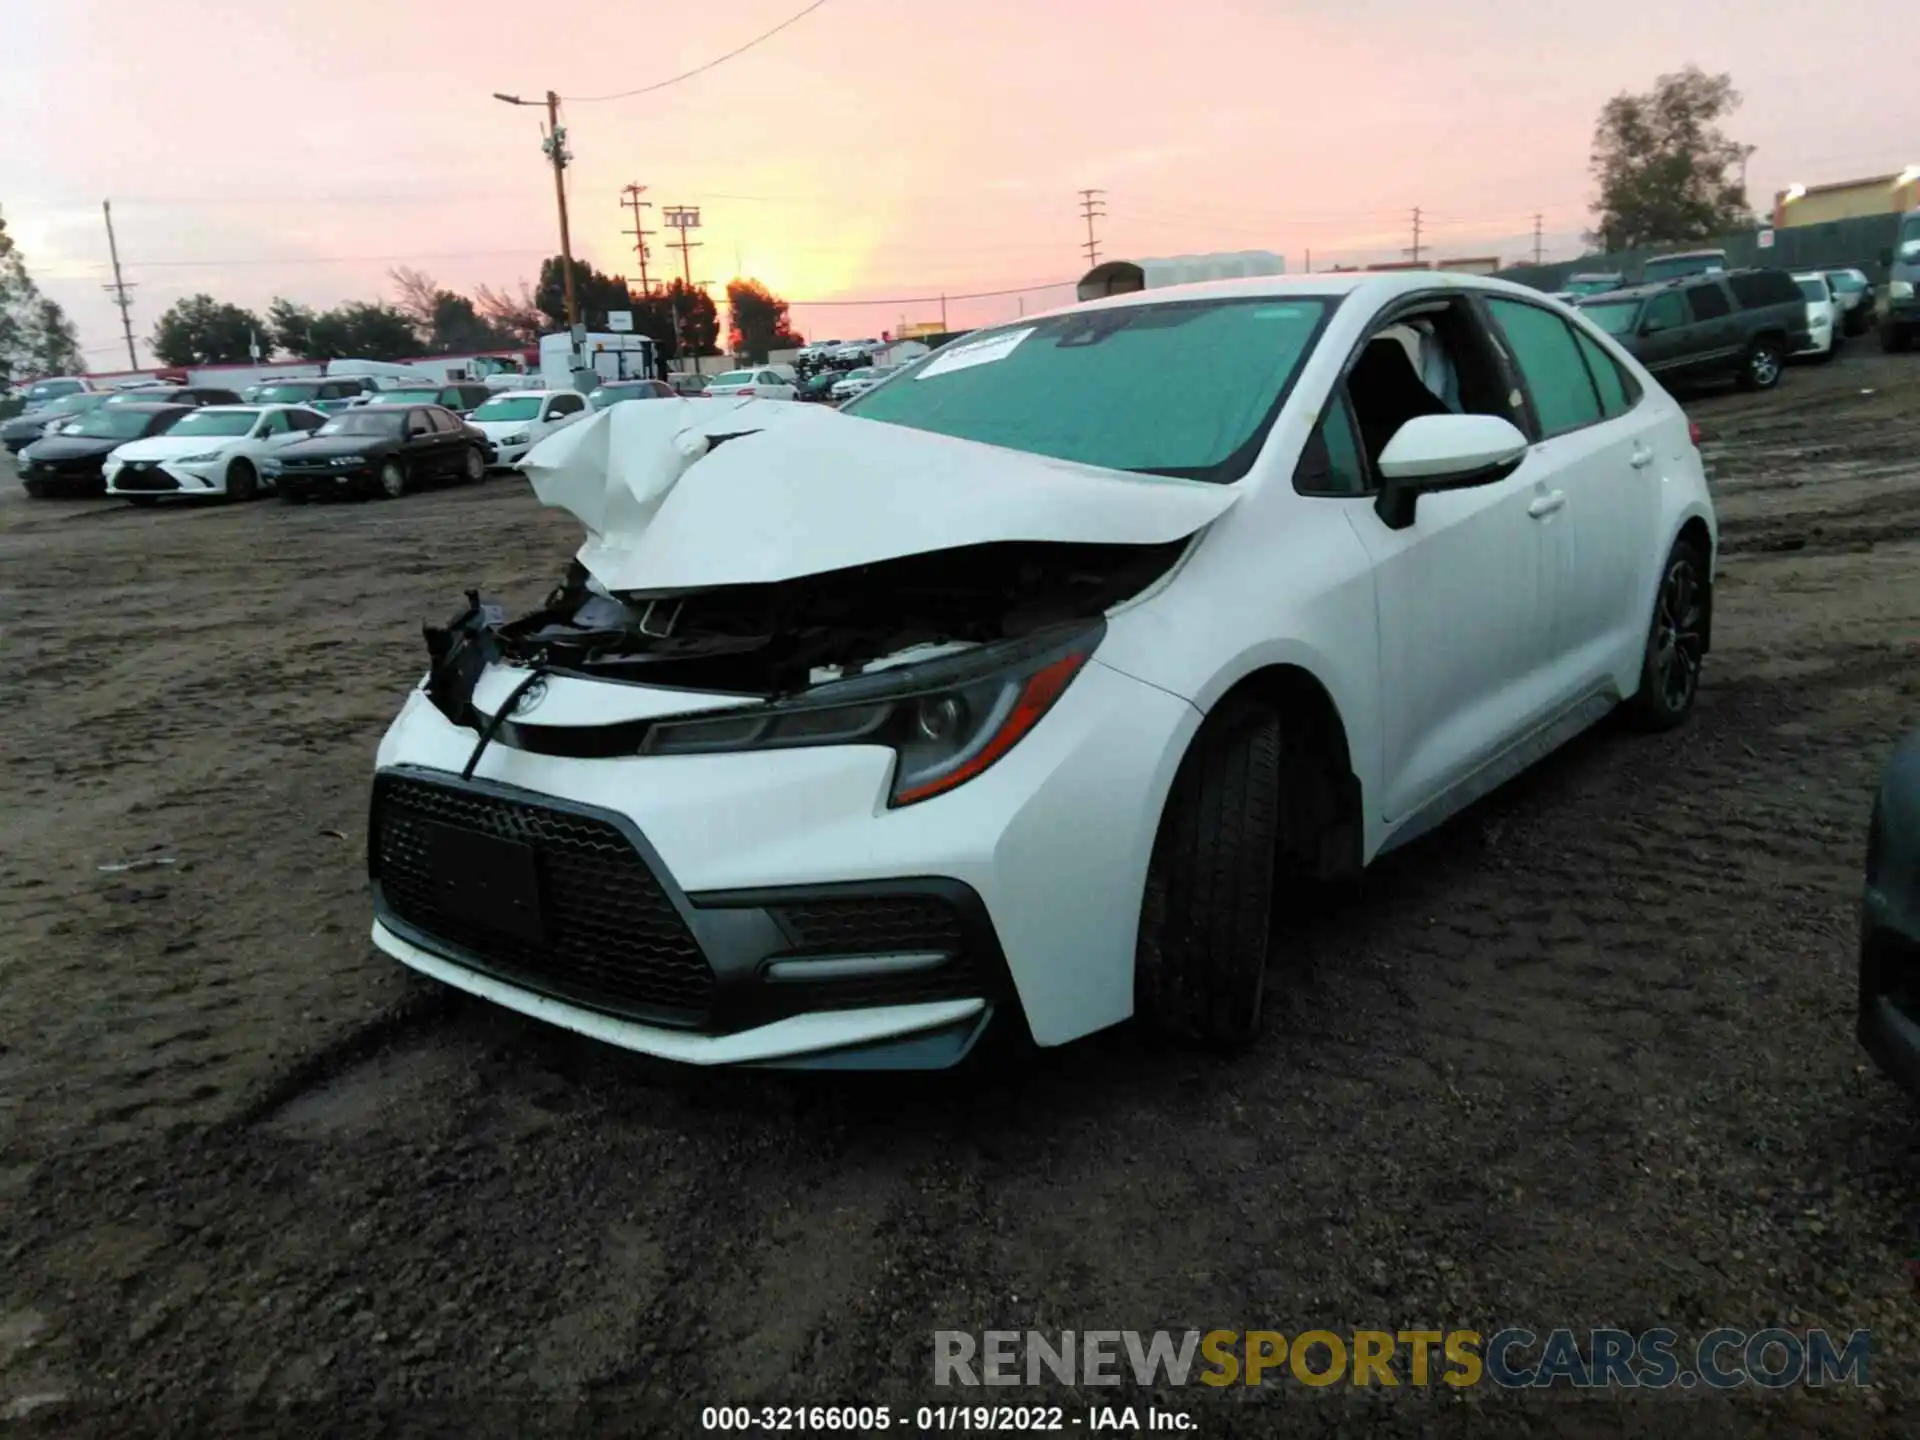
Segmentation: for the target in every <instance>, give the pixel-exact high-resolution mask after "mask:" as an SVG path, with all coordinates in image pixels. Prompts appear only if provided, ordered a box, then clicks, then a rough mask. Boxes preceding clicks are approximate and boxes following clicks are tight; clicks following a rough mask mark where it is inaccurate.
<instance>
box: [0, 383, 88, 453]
mask: <svg viewBox="0 0 1920 1440" xmlns="http://www.w3.org/2000/svg"><path fill="white" fill-rule="evenodd" d="M112 398H113V396H112V392H111V391H106V390H83V391H81V392H80V393H79V394H77V395H62V396H61V397H60V398H59V399H58V400H55V401H54V402H53V403H52V404H50V405H43V406H41V407H40V408H39V409H38V410H33V411H29V412H28V413H27V414H25V415H16V416H14V417H13V419H11V420H9V421H7V422H6V423H5V424H3V425H0V444H4V445H5V446H6V447H7V453H8V454H10V455H18V454H19V453H20V452H21V451H22V450H24V449H26V448H27V446H29V445H31V444H32V443H33V442H34V441H36V440H38V439H40V438H41V437H42V436H44V435H45V434H46V433H47V427H48V426H50V425H70V424H72V423H73V422H74V421H75V420H78V419H79V418H80V417H81V416H82V415H84V414H86V413H87V412H88V411H89V410H97V409H99V408H100V406H102V405H104V404H106V402H107V401H108V400H110V399H112Z"/></svg>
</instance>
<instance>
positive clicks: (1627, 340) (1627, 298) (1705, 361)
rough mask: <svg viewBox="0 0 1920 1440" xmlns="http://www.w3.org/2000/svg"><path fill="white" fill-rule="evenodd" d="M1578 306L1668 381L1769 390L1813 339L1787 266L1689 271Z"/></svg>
mask: <svg viewBox="0 0 1920 1440" xmlns="http://www.w3.org/2000/svg"><path fill="white" fill-rule="evenodd" d="M1578 303H1579V306H1580V309H1581V311H1582V312H1583V313H1584V314H1585V315H1586V317H1587V318H1588V319H1589V320H1591V321H1593V322H1594V323H1595V324H1596V325H1598V326H1599V327H1600V328H1601V329H1603V330H1605V331H1606V332H1607V333H1608V334H1610V335H1612V336H1613V337H1614V338H1615V339H1616V340H1618V341H1619V342H1620V343H1621V344H1622V345H1624V346H1626V348H1627V349H1628V350H1630V351H1631V352H1632V353H1633V355H1634V357H1635V358H1636V359H1638V360H1639V361H1640V363H1641V364H1642V365H1645V366H1646V367H1647V369H1649V370H1651V371H1652V372H1653V373H1654V374H1655V375H1656V376H1658V377H1659V379H1660V380H1661V381H1662V382H1663V383H1665V384H1675V383H1679V384H1697V383H1699V382H1701V381H1706V380H1723V379H1732V380H1733V381H1735V382H1736V383H1737V384H1738V385H1739V386H1740V388H1741V389H1743V390H1770V389H1772V388H1773V387H1774V386H1775V385H1777V384H1779V383H1780V373H1781V371H1782V369H1783V368H1784V367H1785V365H1786V359H1787V356H1789V355H1791V354H1793V353H1794V352H1795V351H1796V350H1799V349H1801V348H1802V347H1803V346H1805V345H1806V344H1807V343H1808V341H1809V336H1808V331H1807V299H1806V296H1804V295H1802V294H1801V293H1800V286H1799V284H1798V283H1797V282H1796V281H1795V280H1794V278H1793V276H1792V275H1790V274H1788V273H1787V272H1786V271H1785V270H1758V269H1756V270H1727V271H1723V272H1719V273H1715V274H1702V275H1689V276H1686V277H1685V278H1683V279H1679V280H1667V281H1662V282H1661V283H1659V284H1657V285H1636V286H1633V287H1632V288H1630V289H1626V290H1616V291H1613V292H1612V293H1611V294H1607V295H1596V296H1594V297H1593V298H1592V299H1590V300H1582V301H1580V302H1578Z"/></svg>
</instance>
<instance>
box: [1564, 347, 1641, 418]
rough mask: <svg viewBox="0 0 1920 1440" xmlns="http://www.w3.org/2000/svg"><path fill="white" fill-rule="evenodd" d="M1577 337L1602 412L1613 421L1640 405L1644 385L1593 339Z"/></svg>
mask: <svg viewBox="0 0 1920 1440" xmlns="http://www.w3.org/2000/svg"><path fill="white" fill-rule="evenodd" d="M1573 334H1574V338H1575V339H1576V340H1578V341H1579V342H1580V355H1581V358H1582V359H1584V360H1585V361H1586V362H1587V371H1588V373H1589V374H1591V375H1592V376H1593V385H1594V389H1596V390H1597V391H1599V392H1600V413H1601V414H1602V415H1604V416H1605V417H1606V418H1607V419H1609V420H1611V419H1613V418H1614V416H1616V415H1624V414H1626V413H1627V411H1629V410H1631V409H1632V408H1633V407H1634V406H1635V405H1637V404H1639V403H1640V386H1639V385H1638V384H1637V383H1636V382H1635V381H1634V378H1633V377H1632V376H1631V375H1629V374H1628V373H1627V372H1626V371H1625V370H1623V369H1621V368H1620V365H1619V362H1618V361H1616V360H1615V359H1614V358H1613V357H1612V356H1611V355H1609V354H1607V352H1606V351H1605V350H1602V349H1601V348H1600V343H1599V342H1598V341H1597V340H1594V339H1593V338H1592V337H1591V336H1587V335H1582V334H1581V333H1580V332H1579V331H1578V330H1576V331H1574V332H1573Z"/></svg>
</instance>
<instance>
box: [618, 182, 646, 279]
mask: <svg viewBox="0 0 1920 1440" xmlns="http://www.w3.org/2000/svg"><path fill="white" fill-rule="evenodd" d="M646 188H647V187H646V186H644V185H633V184H629V185H628V186H627V188H626V189H624V190H622V191H621V192H620V193H621V195H622V196H624V197H625V203H626V204H628V205H631V206H632V207H633V229H631V230H622V231H621V232H620V233H621V234H622V235H631V236H633V251H634V254H636V255H638V256H639V257H640V296H641V298H642V299H645V298H647V297H648V296H650V295H652V294H653V285H652V283H651V282H650V281H649V280H648V279H647V254H648V250H649V246H648V245H647V237H648V236H649V235H651V234H653V233H654V232H653V231H651V230H649V229H647V227H646V221H645V220H644V219H643V218H642V217H641V215H640V212H641V211H642V210H651V209H652V208H653V202H652V201H651V200H642V199H641V198H640V196H641V194H642V193H643V192H644V191H645V190H646Z"/></svg>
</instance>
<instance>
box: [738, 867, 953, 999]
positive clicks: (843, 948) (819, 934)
mask: <svg viewBox="0 0 1920 1440" xmlns="http://www.w3.org/2000/svg"><path fill="white" fill-rule="evenodd" d="M774 912H775V914H777V915H778V916H779V918H780V919H781V921H783V922H784V923H785V925H786V927H787V928H788V930H789V931H791V932H792V933H793V934H794V935H795V936H797V937H798V941H799V943H798V944H796V945H795V946H794V947H793V948H792V949H790V950H787V951H784V952H783V954H784V955H786V956H796V955H886V954H901V953H909V952H919V951H934V950H937V951H942V952H944V953H946V954H949V955H951V956H952V957H953V958H952V959H951V960H950V961H948V963H947V964H945V965H942V966H940V967H939V968H938V969H935V970H919V971H909V972H906V973H904V974H896V975H877V976H870V977H861V978H855V979H844V980H816V981H808V982H805V983H800V982H789V983H784V984H768V985H764V986H762V1003H763V1005H765V1006H767V1007H770V1008H771V1009H773V1010H775V1011H778V1012H784V1013H793V1012H797V1011H801V1010H807V1009H831V1008H834V1007H836V1006H843V1007H849V1008H851V1007H856V1006H870V1005H912V1004H917V1003H921V1002H924V1001H929V1000H959V999H973V998H976V997H978V996H980V995H982V994H983V993H984V990H983V981H982V977H981V975H980V969H979V966H978V964H977V963H976V957H975V956H974V955H973V954H972V947H971V946H970V945H969V943H968V936H967V931H966V927H965V926H964V925H963V924H962V923H961V919H960V916H959V914H958V912H956V911H955V910H954V908H953V906H951V905H950V904H948V903H947V902H946V901H945V900H943V899H941V898H940V897H939V896H937V895H874V896H861V897H848V898H844V899H832V900H809V901H806V902H804V903H799V904H790V905H777V906H775V907H774ZM775 958H780V957H775Z"/></svg>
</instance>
